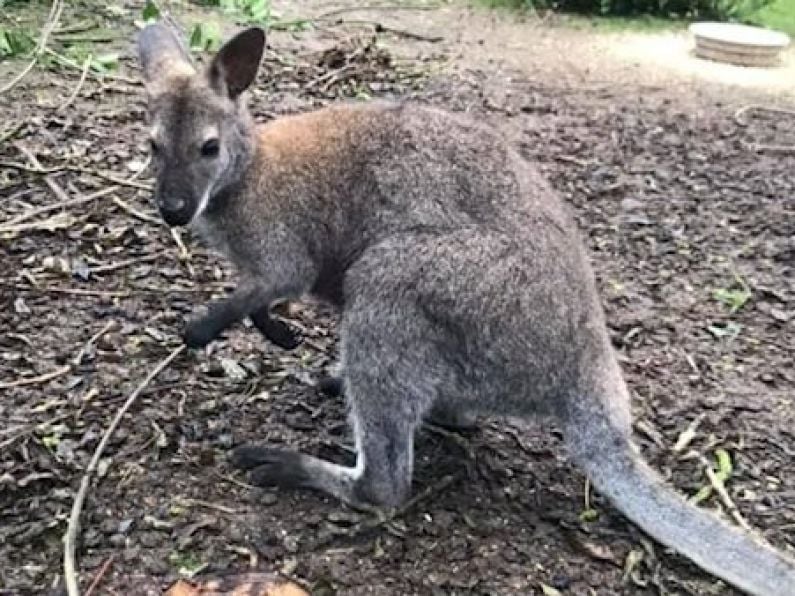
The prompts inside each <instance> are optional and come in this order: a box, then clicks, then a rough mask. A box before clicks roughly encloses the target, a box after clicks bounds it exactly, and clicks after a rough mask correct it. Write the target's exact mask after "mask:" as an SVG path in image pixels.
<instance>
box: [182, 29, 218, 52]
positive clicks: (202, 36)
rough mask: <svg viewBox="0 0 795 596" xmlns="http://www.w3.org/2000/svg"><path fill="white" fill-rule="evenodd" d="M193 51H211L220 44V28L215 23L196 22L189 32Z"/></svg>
mask: <svg viewBox="0 0 795 596" xmlns="http://www.w3.org/2000/svg"><path fill="white" fill-rule="evenodd" d="M189 44H190V49H191V51H193V52H211V51H213V50H217V49H218V48H219V47H220V46H221V30H220V29H219V28H218V25H216V24H215V23H197V24H196V25H195V26H194V27H193V30H192V31H191V34H190V41H189Z"/></svg>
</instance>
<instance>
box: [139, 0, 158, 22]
mask: <svg viewBox="0 0 795 596" xmlns="http://www.w3.org/2000/svg"><path fill="white" fill-rule="evenodd" d="M141 17H143V20H144V22H145V23H147V24H148V23H153V22H155V21H156V20H157V19H159V18H160V9H159V8H158V7H157V4H155V3H154V2H153V1H152V0H146V4H145V5H144V9H143V10H142V11H141Z"/></svg>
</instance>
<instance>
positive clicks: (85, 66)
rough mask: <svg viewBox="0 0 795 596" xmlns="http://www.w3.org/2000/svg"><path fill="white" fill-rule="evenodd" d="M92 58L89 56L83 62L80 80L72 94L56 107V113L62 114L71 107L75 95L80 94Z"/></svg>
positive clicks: (75, 97)
mask: <svg viewBox="0 0 795 596" xmlns="http://www.w3.org/2000/svg"><path fill="white" fill-rule="evenodd" d="M92 59H93V56H92V55H91V54H89V55H88V56H87V57H86V59H85V61H84V62H83V72H81V73H80V80H79V81H77V86H75V88H74V90H73V91H72V94H71V95H70V96H69V97H68V98H67V99H66V101H65V102H63V103H62V104H61V105H60V106H58V109H57V110H56V111H57V112H63V111H64V110H65V109H66V108H68V107H69V106H70V105H72V102H73V101H74V100H75V99H77V94H78V93H80V89H82V88H83V83H85V82H86V76H87V75H88V69H89V67H90V66H91V60H92Z"/></svg>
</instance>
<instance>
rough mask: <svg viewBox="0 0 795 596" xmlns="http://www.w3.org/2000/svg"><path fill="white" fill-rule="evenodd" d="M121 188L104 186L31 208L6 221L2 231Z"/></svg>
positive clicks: (0, 228)
mask: <svg viewBox="0 0 795 596" xmlns="http://www.w3.org/2000/svg"><path fill="white" fill-rule="evenodd" d="M118 189H119V188H118V187H117V186H109V187H107V188H103V189H102V190H98V191H97V192H92V193H91V194H89V195H83V196H81V197H75V198H74V199H68V200H66V201H60V202H58V203H53V204H52V205H44V206H42V207H37V208H35V209H31V210H30V211H27V212H25V213H23V214H21V215H18V216H17V217H15V218H13V219H10V220H8V221H7V222H4V224H3V226H2V227H0V231H3V229H4V228H6V227H8V226H14V225H16V224H19V223H22V222H23V221H27V220H28V219H32V218H34V217H36V216H37V215H42V214H44V213H49V212H50V211H57V210H58V209H63V208H66V207H74V206H75V205H82V204H83V203H90V202H91V201H94V200H96V199H99V198H102V197H104V196H105V195H108V194H110V193H112V192H114V191H116V190H118Z"/></svg>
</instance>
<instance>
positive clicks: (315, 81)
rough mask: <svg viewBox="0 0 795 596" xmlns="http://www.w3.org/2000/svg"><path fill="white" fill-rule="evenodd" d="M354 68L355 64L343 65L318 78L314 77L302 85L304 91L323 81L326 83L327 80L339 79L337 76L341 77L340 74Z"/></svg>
mask: <svg viewBox="0 0 795 596" xmlns="http://www.w3.org/2000/svg"><path fill="white" fill-rule="evenodd" d="M355 67H356V65H355V64H344V65H343V66H340V67H339V68H337V69H335V70H331V71H329V72H327V73H324V74H322V75H320V76H319V77H316V78H314V79H312V80H311V81H309V82H308V83H307V84H306V85H304V90H306V89H311V88H312V87H314V86H315V85H317V84H319V83H322V82H323V81H327V80H329V79H331V80H332V81H334V80H335V79H336V78H337V77H339V75H341V74H342V73H344V72H346V71H348V70H351V69H352V68H355ZM327 86H328V85H327Z"/></svg>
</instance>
